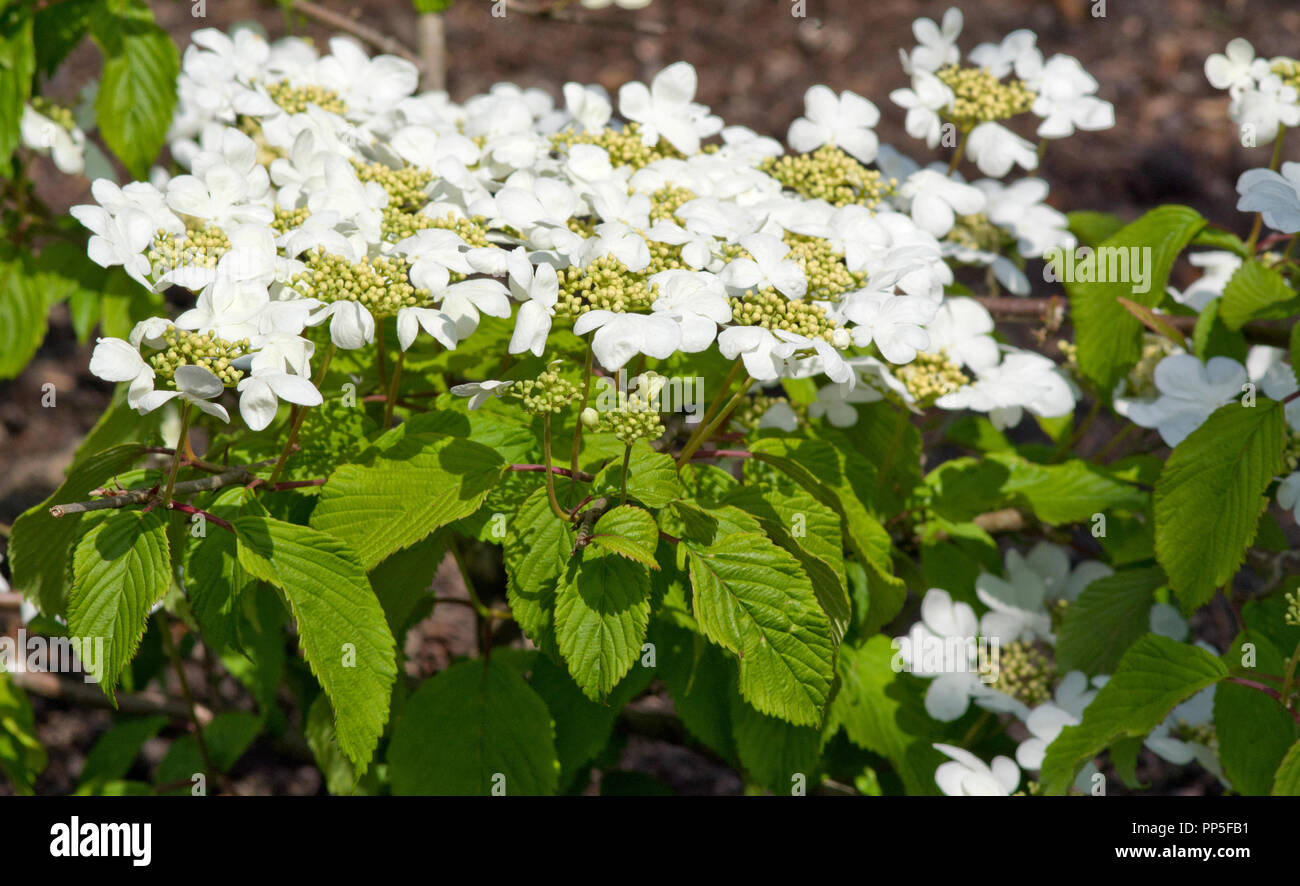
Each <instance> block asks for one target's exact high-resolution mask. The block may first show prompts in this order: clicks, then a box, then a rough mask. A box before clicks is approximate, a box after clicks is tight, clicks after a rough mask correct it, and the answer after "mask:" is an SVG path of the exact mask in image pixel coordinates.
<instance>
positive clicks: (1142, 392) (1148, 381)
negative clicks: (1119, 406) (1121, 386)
mask: <svg viewBox="0 0 1300 886" xmlns="http://www.w3.org/2000/svg"><path fill="white" fill-rule="evenodd" d="M1173 350H1174V343H1173V342H1171V341H1170V340H1169V339H1167V338H1165V337H1164V336H1163V335H1156V334H1155V333H1154V332H1147V333H1144V334H1143V336H1142V356H1141V357H1140V358H1139V359H1138V362H1137V365H1136V366H1134V367H1133V369H1132V370H1131V371H1130V372H1129V374H1128V387H1127V390H1126V391H1125V392H1124V396H1126V397H1154V396H1155V395H1156V394H1158V393H1159V391H1157V390H1156V366H1157V365H1158V364H1159V363H1160V361H1161V360H1163V359H1165V358H1166V357H1168V356H1169V355H1170V354H1171V353H1173Z"/></svg>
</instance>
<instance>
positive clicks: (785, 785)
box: [731, 692, 821, 796]
mask: <svg viewBox="0 0 1300 886" xmlns="http://www.w3.org/2000/svg"><path fill="white" fill-rule="evenodd" d="M731 722H732V733H733V735H734V736H735V739H736V756H738V757H739V758H740V763H741V765H742V766H743V767H744V768H745V771H746V773H747V774H748V775H749V779H750V781H752V782H754V783H756V784H758V785H761V786H762V787H764V788H767V789H768V790H769V791H771V792H772V793H774V794H778V795H780V794H785V795H787V796H789V794H790V792H791V790H792V788H794V787H795V786H798V787H801V788H802V789H804V790H807V787H808V785H810V784H816V778H817V774H818V771H819V769H820V762H821V761H820V757H821V733H820V732H819V731H818V730H817V729H814V728H812V727H811V726H795V725H794V724H793V723H788V722H786V721H785V720H780V719H777V718H776V717H769V716H767V715H766V714H761V713H759V712H758V711H756V710H754V709H753V708H752V707H750V706H749V705H747V704H745V703H744V702H743V701H741V699H740V697H739V696H738V695H736V694H735V693H734V692H733V693H732V696H731ZM801 782H802V783H801Z"/></svg>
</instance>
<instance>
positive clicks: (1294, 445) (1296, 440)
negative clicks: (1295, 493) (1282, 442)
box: [1282, 428, 1300, 473]
mask: <svg viewBox="0 0 1300 886" xmlns="http://www.w3.org/2000/svg"><path fill="white" fill-rule="evenodd" d="M1282 458H1283V459H1284V460H1285V463H1286V470H1287V473H1293V472H1295V471H1297V470H1300V433H1296V432H1295V431H1292V430H1290V429H1289V428H1288V429H1287V436H1286V448H1285V449H1283V450H1282Z"/></svg>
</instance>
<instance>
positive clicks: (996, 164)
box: [966, 121, 1038, 178]
mask: <svg viewBox="0 0 1300 886" xmlns="http://www.w3.org/2000/svg"><path fill="white" fill-rule="evenodd" d="M966 153H967V154H968V155H970V158H971V160H973V161H974V162H975V165H976V166H978V167H979V170H980V172H982V173H984V174H985V175H988V176H992V177H993V178H1002V177H1003V176H1004V175H1006V174H1007V173H1008V172H1010V171H1011V168H1012V167H1013V166H1016V165H1017V164H1018V165H1019V166H1020V167H1021V168H1022V169H1026V170H1034V169H1037V168H1038V152H1037V151H1036V150H1035V148H1034V146H1033V144H1032V143H1030V142H1028V141H1026V140H1025V139H1023V138H1021V137H1020V136H1018V135H1016V134H1015V133H1014V132H1012V131H1011V130H1010V129H1007V128H1006V127H1005V126H1003V125H1002V124H1000V123H994V122H992V121H988V122H985V123H981V124H979V125H978V126H976V127H975V128H974V129H972V130H971V131H970V135H969V136H968V137H967V139H966Z"/></svg>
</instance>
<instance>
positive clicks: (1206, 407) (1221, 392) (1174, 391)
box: [1116, 354, 1249, 446]
mask: <svg viewBox="0 0 1300 886" xmlns="http://www.w3.org/2000/svg"><path fill="white" fill-rule="evenodd" d="M1248 380H1249V379H1248V377H1247V375H1246V369H1245V367H1244V366H1242V365H1241V364H1240V363H1238V362H1237V361H1236V360H1233V359H1232V358H1230V357H1211V358H1210V359H1209V360H1208V361H1207V362H1205V363H1202V362H1201V361H1200V360H1199V359H1197V358H1196V357H1194V356H1192V355H1191V354H1170V355H1169V356H1168V357H1165V358H1164V359H1163V360H1161V361H1160V362H1159V363H1158V364H1156V370H1155V376H1154V381H1155V386H1156V390H1157V391H1159V392H1160V396H1159V397H1157V398H1156V399H1155V400H1154V401H1151V402H1145V401H1141V400H1129V401H1117V402H1116V409H1117V410H1118V411H1119V412H1120V414H1121V415H1125V416H1126V417H1127V418H1128V419H1129V420H1130V421H1132V422H1133V423H1134V424H1136V425H1138V426H1140V427H1144V428H1155V429H1156V430H1157V431H1159V432H1160V437H1161V439H1163V440H1164V441H1165V444H1166V445H1168V446H1177V445H1178V444H1179V443H1181V442H1182V441H1183V440H1184V439H1186V438H1187V436H1188V435H1189V434H1190V433H1192V431H1194V430H1196V429H1197V428H1199V427H1200V426H1201V425H1202V424H1204V423H1205V420H1206V419H1207V418H1209V417H1210V415H1211V414H1212V413H1213V412H1214V411H1215V410H1216V409H1218V408H1219V407H1220V406H1222V405H1224V404H1225V403H1229V402H1231V401H1232V400H1233V399H1235V398H1237V397H1240V396H1241V393H1242V391H1241V388H1242V385H1244V384H1245V383H1246V382H1247V381H1248Z"/></svg>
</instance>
